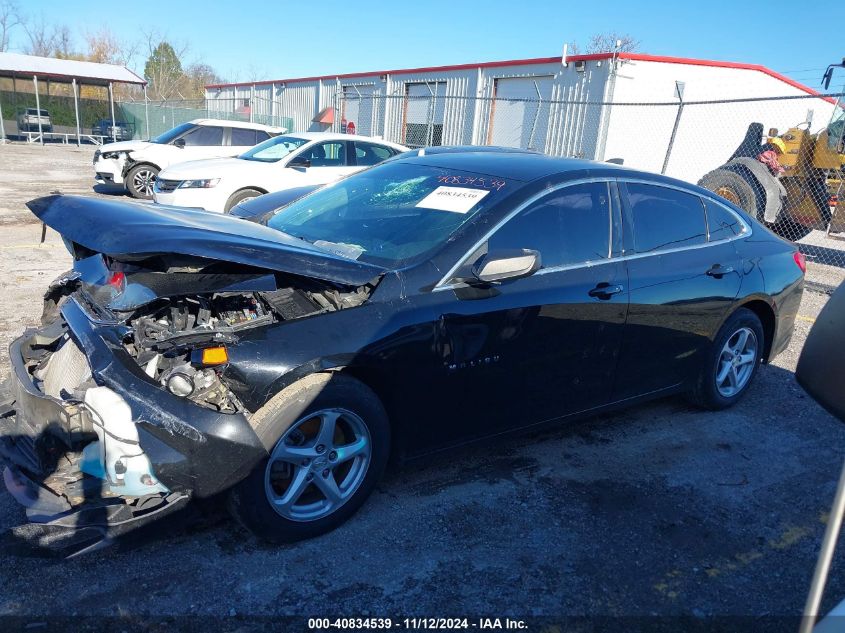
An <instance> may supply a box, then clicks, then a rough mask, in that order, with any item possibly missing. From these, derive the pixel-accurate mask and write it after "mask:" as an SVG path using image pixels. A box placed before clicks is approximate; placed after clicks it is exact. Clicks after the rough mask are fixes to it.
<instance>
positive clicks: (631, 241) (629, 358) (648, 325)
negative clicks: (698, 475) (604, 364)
mask: <svg viewBox="0 0 845 633" xmlns="http://www.w3.org/2000/svg"><path fill="white" fill-rule="evenodd" d="M619 186H620V192H621V193H622V197H623V207H624V211H625V213H624V222H625V225H626V226H625V228H626V231H625V240H626V255H627V257H626V260H627V262H628V277H629V286H630V304H629V308H628V321H627V324H626V326H625V336H624V341H623V343H622V349H621V353H620V357H619V367H618V370H617V378H616V384H615V388H614V391H613V399H614V400H622V399H625V398H630V397H633V396H638V395H641V394H644V393H649V392H653V391H657V390H660V389H665V388H670V387H673V386H676V385H679V384H681V383H684V382H687V381H690V380H692V379H694V378H695V377H696V376H697V373H698V370H699V368H700V367H701V363H702V358H703V355H704V353H705V352H706V351H707V349H708V345H709V342H710V339H711V338H712V337H713V336H714V335H715V332H716V330H718V328H719V326H720V324H721V323H722V321H723V319H724V318H725V316H726V315H727V312H728V310H729V309H730V307H731V305H732V304H733V301H734V300H735V298H736V296H737V294H738V293H739V288H740V285H741V282H742V276H741V275H742V261H741V258H740V256H739V254H738V252H737V249H736V241H735V240H734V239H732V238H734V237H735V235H734V234H733V231H734V230H738V229H737V226H733V227H732V228H731V227H721V226H716V225H714V231H713V234H712V237H711V236H710V232H709V231H708V222H707V217H706V213H705V207H704V203H703V201H702V199H701V198H700V197H699V196H698V195H695V194H693V193H691V192H689V191H686V190H682V189H679V188H674V187H671V186H667V185H663V184H659V185H658V184H654V183H644V182H620V183H619ZM730 215H731V217H733V218H734V220H736V221H737V222H738V218H737V217H736V216H733V215H732V214H730ZM714 217H715V216H714ZM740 228H741V226H740ZM720 229H721V230H720Z"/></svg>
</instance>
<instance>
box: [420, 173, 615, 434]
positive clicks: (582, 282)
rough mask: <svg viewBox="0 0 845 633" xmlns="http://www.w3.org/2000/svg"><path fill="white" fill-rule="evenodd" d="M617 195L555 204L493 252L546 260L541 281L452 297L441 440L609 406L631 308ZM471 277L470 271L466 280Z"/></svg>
mask: <svg viewBox="0 0 845 633" xmlns="http://www.w3.org/2000/svg"><path fill="white" fill-rule="evenodd" d="M611 194H612V185H611V184H610V183H608V182H588V183H581V184H573V185H568V186H565V187H563V188H560V189H558V190H556V191H552V192H550V193H548V194H546V195H545V196H543V197H542V198H540V199H539V200H537V201H536V202H534V203H532V204H530V205H528V206H527V207H526V208H525V209H523V210H522V211H520V212H519V213H518V214H517V215H516V216H515V217H513V218H512V219H511V220H509V221H508V222H507V223H506V224H504V225H503V226H502V227H501V228H499V229H498V230H497V231H496V232H495V233H494V234H493V235H491V236H490V237H489V238H488V239H487V241H486V243H485V244H484V245H483V247H482V248H483V249H485V252H489V251H494V250H495V251H498V250H512V249H533V250H537V251H539V252H540V256H541V259H542V268H541V269H540V270H539V271H538V272H536V273H534V274H533V275H532V276H530V277H526V278H523V279H517V280H514V281H511V282H504V283H502V284H500V285H497V286H495V287H494V288H493V289H492V290H491V291H490V292H489V293H485V292H483V291H481V292H476V291H475V290H474V289H471V288H466V287H460V284H458V285H457V286H456V287H454V288H451V289H449V290H445V291H443V294H446V292H448V293H449V295H448V296H447V297H445V299H449V298H452V300H451V301H450V302H449V303H448V306H449V308H450V311H449V312H448V313H446V314H443V316H442V317H441V323H440V329H441V336H440V339H441V344H440V345H441V347H442V349H443V350H445V353H444V356H445V357H446V358H447V359H448V360H447V364H448V371H449V372H450V374H451V381H450V383H451V388H450V392H451V393H452V394H453V396H452V397H450V398H449V399H448V403H449V405H448V406H449V407H450V409H451V411H450V415H449V416H448V417H447V416H442V419H433V420H432V425H436V426H437V427H438V428H437V432H436V433H432V435H434V436H436V437H439V438H440V439H441V440H442V441H443V442H444V443H448V442H449V441H454V440H456V439H458V436H463V435H464V434H468V435H473V436H479V435H487V434H491V433H496V432H500V431H502V430H508V429H512V428H517V427H520V426H525V425H530V424H534V423H537V422H541V421H545V420H549V419H553V418H557V417H560V416H564V415H567V414H570V413H575V412H578V411H583V410H585V409H590V408H592V407H595V406H599V405H602V404H604V403H606V402H607V401H608V400H609V398H610V393H611V385H612V384H613V379H614V373H615V367H616V358H617V354H618V351H619V345H620V344H621V341H622V332H623V327H624V324H625V315H626V312H627V304H628V300H627V275H626V269H625V263H624V261H622V260H621V259H620V258H619V257H618V255H619V248H620V247H621V244H620V239H619V237H618V233H616V232H615V231H614V230H613V227H618V222H616V221H614V215H615V209H614V205H613V204H612V203H611V199H612V198H611ZM615 233H616V234H615ZM614 234H615V235H614ZM474 259H477V258H476V257H475V254H472V255H470V257H469V258H468V260H467V264H468V265H471V264H472V263H473V262H472V261H470V260H474ZM462 276H463V272H462V271H461V270H459V271H458V272H457V273H456V278H461V277H462ZM456 419H457V420H460V424H455V423H454V421H455V420H456ZM425 431H426V433H427V434H428V433H430V429H426V430H425Z"/></svg>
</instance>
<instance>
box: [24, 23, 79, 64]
mask: <svg viewBox="0 0 845 633" xmlns="http://www.w3.org/2000/svg"><path fill="white" fill-rule="evenodd" d="M22 24H23V28H24V31H26V35H27V37H28V38H29V44H28V45H27V46H26V48H25V49H24V52H25V53H26V54H27V55H38V56H40V57H57V56H61V55H62V54H63V53H66V54H68V55H69V54H70V46H71V35H70V30H69V29H68V28H67V26H64V25H58V24H54V25H52V26H51V25H49V24H47V21H46V20H45V19H44V14H43V13H42V14H41V15H40V16H39V17H37V18H30V19H28V20H23V22H22Z"/></svg>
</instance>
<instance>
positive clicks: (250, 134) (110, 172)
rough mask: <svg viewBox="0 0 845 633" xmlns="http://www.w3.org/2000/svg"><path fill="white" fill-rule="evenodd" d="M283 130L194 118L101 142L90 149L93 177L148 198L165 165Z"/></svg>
mask: <svg viewBox="0 0 845 633" xmlns="http://www.w3.org/2000/svg"><path fill="white" fill-rule="evenodd" d="M286 131H287V130H286V129H285V128H279V127H270V126H267V125H260V124H258V123H242V122H240V121H221V120H218V119H196V120H195V121H190V122H188V123H183V124H182V125H179V126H176V127H175V128H173V129H172V130H169V131H167V132H165V133H164V134H162V135H160V136H157V137H156V138H154V139H152V140H150V141H121V142H119V143H107V144H106V145H103V146H102V147H100V148H99V149H98V150H97V151H96V152H94V172H95V173H96V175H95V177H94V179H95V180H96V181H97V182H98V183H100V184H116V185H120V184H123V185H124V186H125V187H126V190H127V191H128V192H129V194H130V195H132V196H133V197H135V198H143V199H145V200H149V199H151V198H152V197H153V183H154V182H155V179H156V176H158V172H159V171H161V170H162V169H164V168H165V167H168V166H169V165H174V164H176V163H183V162H185V161H189V160H199V159H201V158H215V157H223V156H237V155H238V154H241V153H242V152H245V151H246V150H248V149H249V148H250V147H252V146H254V145H256V144H258V143H261V142H263V141H266V140H267V139H269V138H271V137H273V136H276V135H277V134H283V133H284V132H286Z"/></svg>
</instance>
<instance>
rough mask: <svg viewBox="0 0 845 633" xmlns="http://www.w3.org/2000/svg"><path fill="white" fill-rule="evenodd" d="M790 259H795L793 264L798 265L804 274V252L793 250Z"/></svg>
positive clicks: (805, 270) (805, 269) (805, 259)
mask: <svg viewBox="0 0 845 633" xmlns="http://www.w3.org/2000/svg"><path fill="white" fill-rule="evenodd" d="M792 259H794V260H795V265H796V266H798V268H800V269H801V272H802V273H805V274H806V272H807V258H806V257H804V253H801V252H799V251H795V252H794V253H792Z"/></svg>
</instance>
